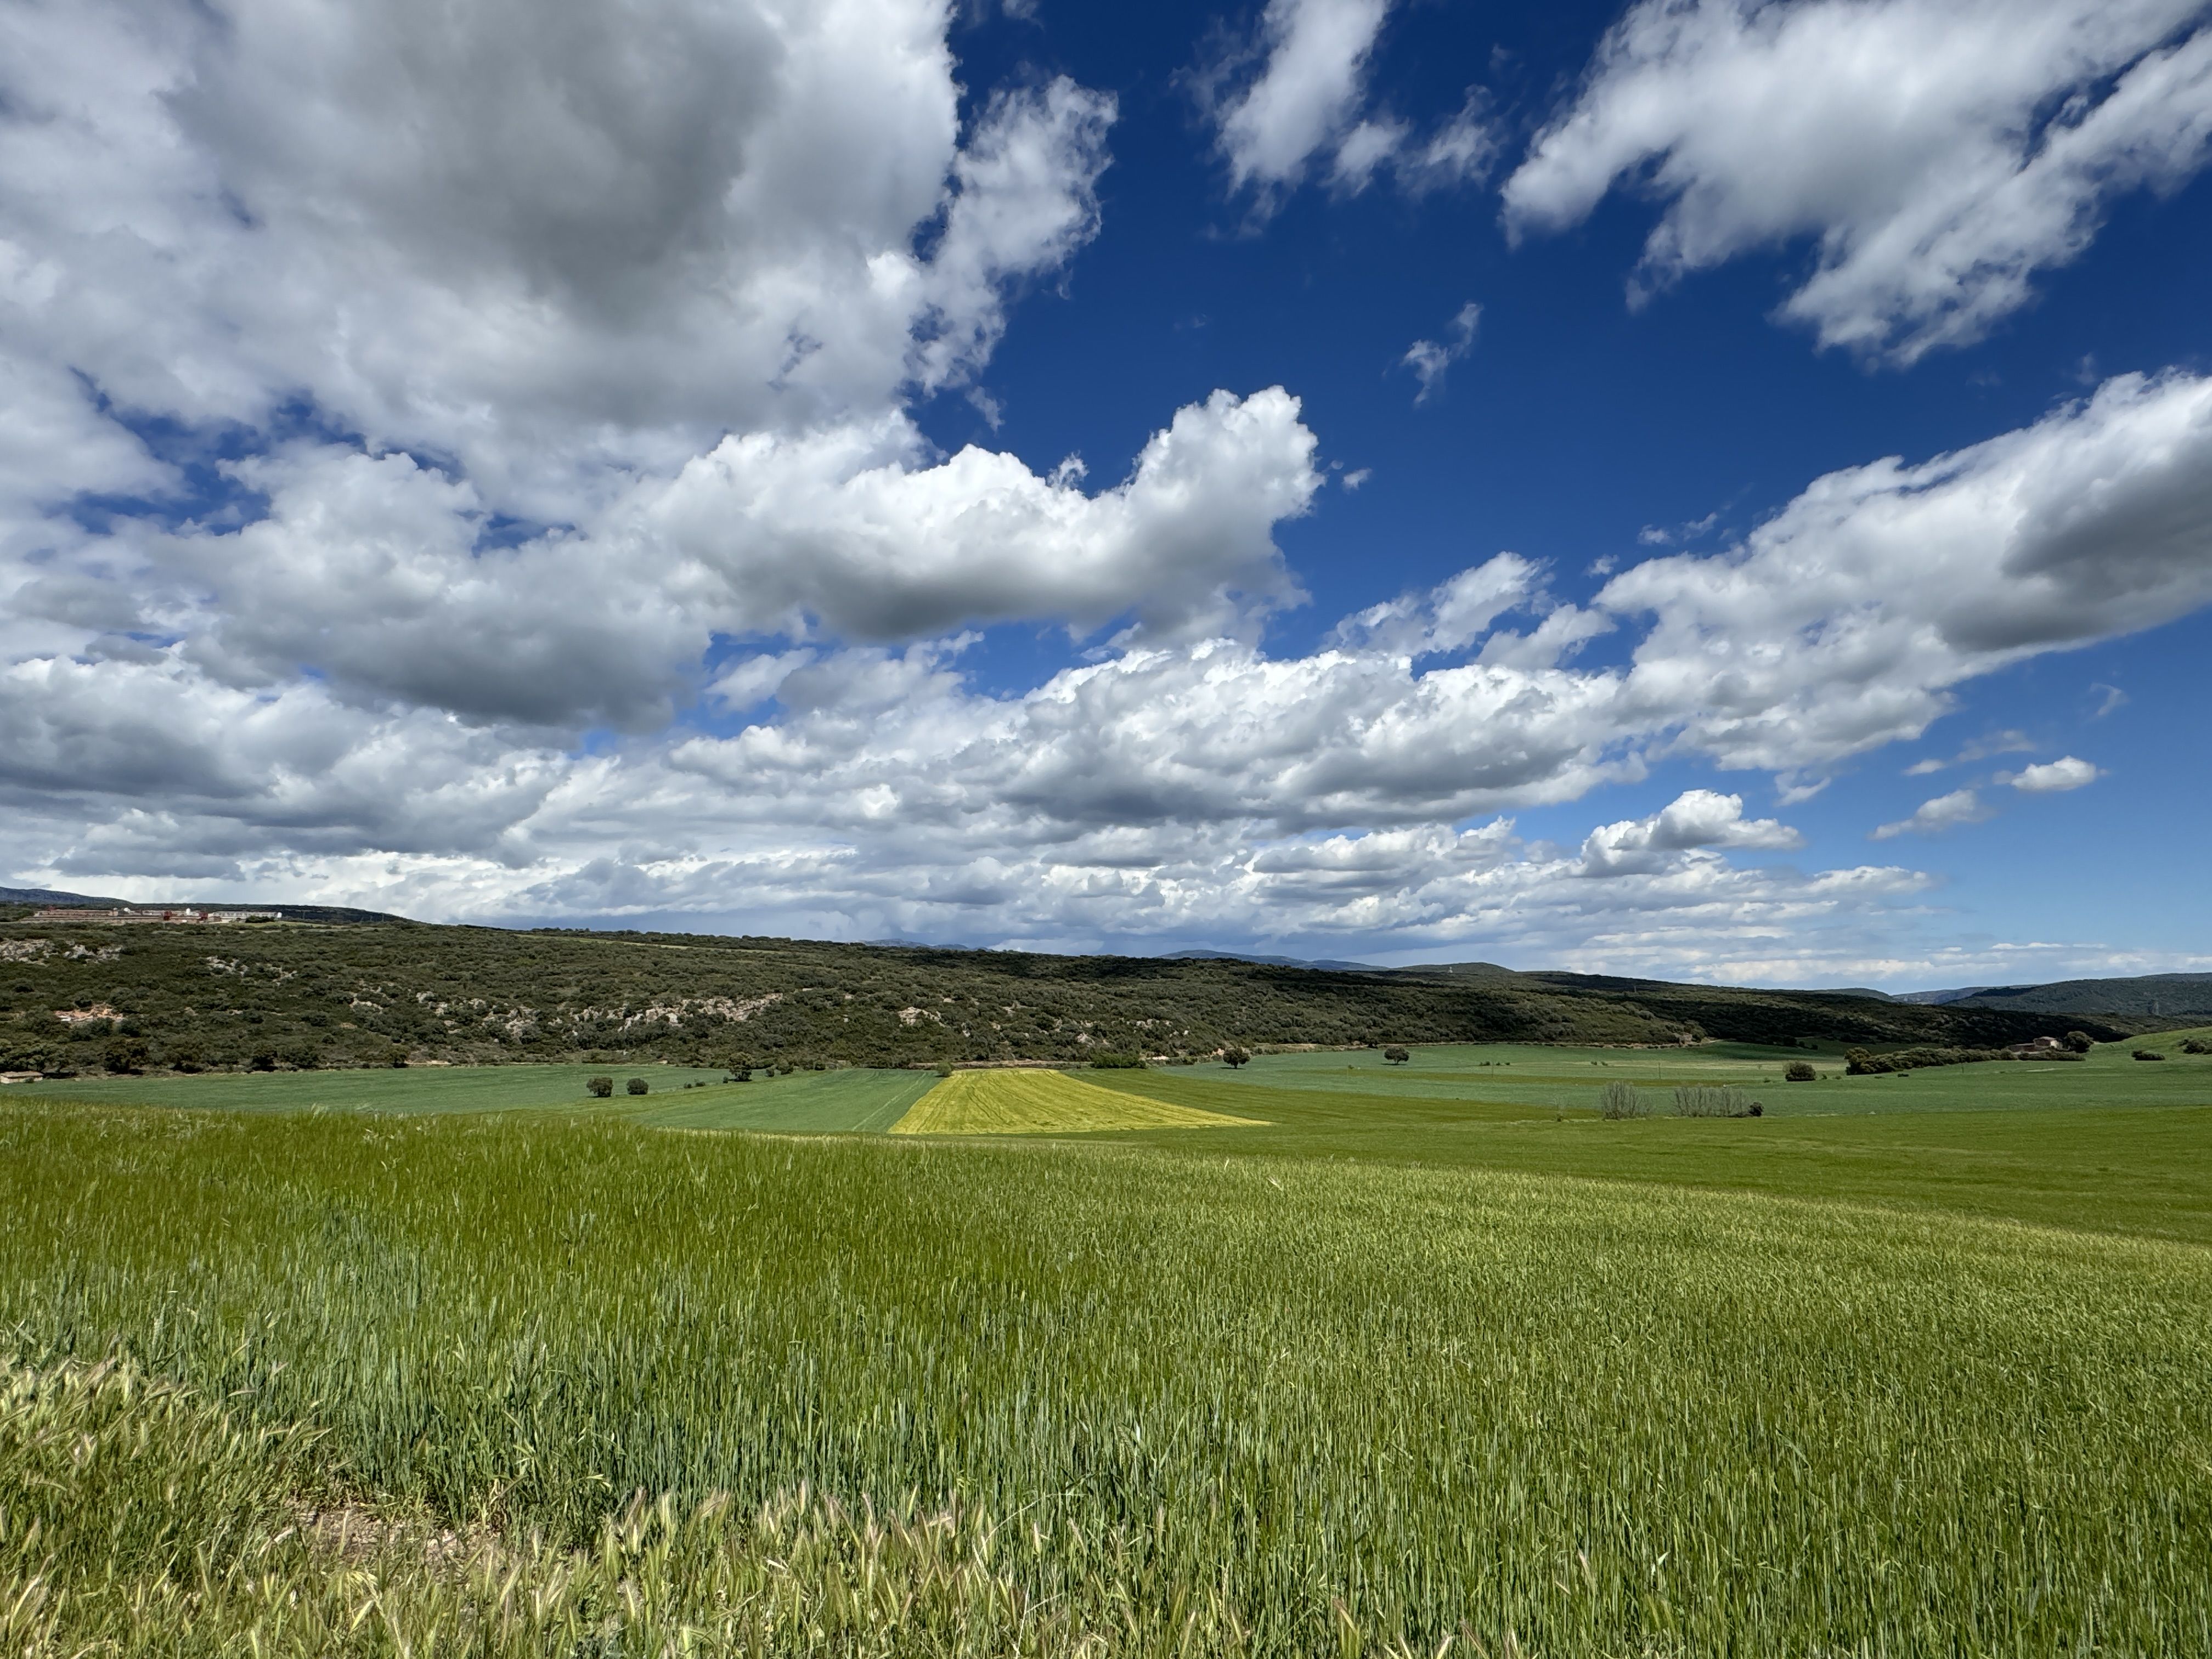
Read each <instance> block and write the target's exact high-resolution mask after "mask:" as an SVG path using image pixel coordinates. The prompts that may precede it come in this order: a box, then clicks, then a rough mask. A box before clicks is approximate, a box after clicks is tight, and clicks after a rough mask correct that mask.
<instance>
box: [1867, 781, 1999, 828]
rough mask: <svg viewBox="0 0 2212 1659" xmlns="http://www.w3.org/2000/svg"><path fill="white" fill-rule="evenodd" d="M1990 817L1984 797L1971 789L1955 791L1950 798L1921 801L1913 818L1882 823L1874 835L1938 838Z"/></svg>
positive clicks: (1947, 796) (1943, 797) (1946, 796)
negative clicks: (1946, 832)
mask: <svg viewBox="0 0 2212 1659" xmlns="http://www.w3.org/2000/svg"><path fill="white" fill-rule="evenodd" d="M1987 817H1990V808H1988V807H1987V806H1985V805H1983V804H1982V798H1981V797H1980V796H1979V795H1978V794H1976V793H1974V792H1973V791H1972V790H1971V789H1954V790H1953V791H1952V792H1951V793H1949V794H1948V795H1938V796H1936V798H1935V799H1933V800H1925V801H1923V802H1921V803H1920V808H1919V810H1918V811H1916V812H1914V813H1913V815H1912V816H1911V817H1909V818H1899V820H1898V821H1897V822H1896V823H1885V824H1883V825H1882V826H1881V828H1879V829H1876V830H1875V832H1874V839H1875V840H1876V841H1892V840H1894V839H1895V838H1896V837H1897V836H1905V835H1914V836H1932V835H1938V834H1941V833H1942V831H1943V830H1946V829H1956V828H1958V827H1959V826H1960V824H1962V823H1981V822H1982V821H1983V820H1984V819H1985V818H1987Z"/></svg>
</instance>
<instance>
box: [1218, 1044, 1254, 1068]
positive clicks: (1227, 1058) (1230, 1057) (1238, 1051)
mask: <svg viewBox="0 0 2212 1659" xmlns="http://www.w3.org/2000/svg"><path fill="white" fill-rule="evenodd" d="M1251 1060H1252V1056H1251V1055H1250V1054H1247V1053H1246V1052H1245V1051H1244V1050H1243V1049H1242V1048H1224V1049H1223V1050H1222V1051H1221V1063H1222V1064H1223V1065H1225V1066H1227V1067H1228V1068H1229V1069H1230V1070H1231V1071H1232V1072H1233V1071H1235V1070H1236V1069H1237V1067H1238V1066H1247V1065H1249V1064H1250V1063H1251Z"/></svg>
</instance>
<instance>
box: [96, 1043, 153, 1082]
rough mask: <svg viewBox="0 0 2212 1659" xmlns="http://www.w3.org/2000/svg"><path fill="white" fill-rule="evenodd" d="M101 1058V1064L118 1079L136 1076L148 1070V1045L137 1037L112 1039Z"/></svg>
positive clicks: (103, 1050) (102, 1052)
mask: <svg viewBox="0 0 2212 1659" xmlns="http://www.w3.org/2000/svg"><path fill="white" fill-rule="evenodd" d="M146 1059H147V1049H146V1044H145V1043H144V1042H143V1041H142V1040H141V1039H139V1038H137V1037H130V1036H114V1037H110V1038H108V1040H107V1047H106V1048H104V1049H102V1050H101V1051H100V1063H101V1064H102V1065H104V1066H106V1067H107V1069H108V1070H109V1071H111V1072H112V1073H115V1074H116V1075H117V1076H118V1077H132V1076H136V1075H137V1073H140V1072H142V1071H143V1070H145V1068H146Z"/></svg>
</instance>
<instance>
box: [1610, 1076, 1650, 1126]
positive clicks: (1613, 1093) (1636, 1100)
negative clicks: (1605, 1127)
mask: <svg viewBox="0 0 2212 1659" xmlns="http://www.w3.org/2000/svg"><path fill="white" fill-rule="evenodd" d="M1597 1109H1598V1110H1599V1112H1600V1113H1601V1114H1602V1115H1605V1116H1607V1117H1609V1118H1612V1119H1614V1120H1615V1121H1618V1120H1620V1119H1621V1118H1625V1117H1649V1116H1650V1115H1651V1108H1650V1106H1648V1105H1646V1104H1645V1103H1644V1097H1643V1096H1642V1095H1639V1094H1638V1093H1637V1092H1636V1085H1634V1084H1632V1083H1621V1082H1618V1081H1616V1082H1613V1083H1608V1084H1607V1085H1605V1087H1603V1088H1602V1089H1600V1090H1599V1091H1597Z"/></svg>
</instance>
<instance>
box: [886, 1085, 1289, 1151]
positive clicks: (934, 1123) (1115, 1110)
mask: <svg viewBox="0 0 2212 1659" xmlns="http://www.w3.org/2000/svg"><path fill="white" fill-rule="evenodd" d="M1255 1121H1256V1120H1255V1119H1252V1118H1247V1117H1231V1116H1229V1115H1226V1114H1224V1113H1220V1112H1212V1111H1205V1110H1200V1109H1195V1108H1193V1107H1189V1106H1178V1105H1172V1104H1170V1103H1165V1102H1163V1101H1158V1100H1150V1099H1146V1098H1145V1097H1142V1096H1140V1095H1134V1094H1128V1093H1124V1092H1121V1091H1115V1090H1111V1089H1102V1088H1100V1087H1098V1086H1097V1085H1096V1084H1092V1083H1085V1082H1084V1081H1083V1080H1082V1079H1079V1078H1072V1077H1069V1076H1068V1075H1067V1074H1066V1073H1064V1072H1048V1071H1035V1070H1028V1069H1022V1070H991V1071H967V1072H955V1073H953V1074H952V1075H951V1077H948V1078H946V1079H945V1080H944V1081H943V1082H941V1083H939V1085H937V1086H936V1087H935V1088H933V1089H932V1090H931V1091H929V1092H928V1093H927V1094H926V1095H924V1096H923V1097H921V1099H920V1100H918V1101H916V1102H915V1104H914V1106H913V1107H912V1109H909V1110H908V1113H907V1114H906V1115H905V1116H903V1117H902V1118H900V1119H899V1120H898V1121H897V1122H896V1123H895V1124H894V1125H892V1126H891V1133H893V1134H895V1135H1033V1134H1086V1133H1096V1132H1097V1131H1099V1130H1105V1129H1229V1128H1245V1127H1251V1126H1252V1125H1253V1124H1254V1123H1255Z"/></svg>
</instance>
